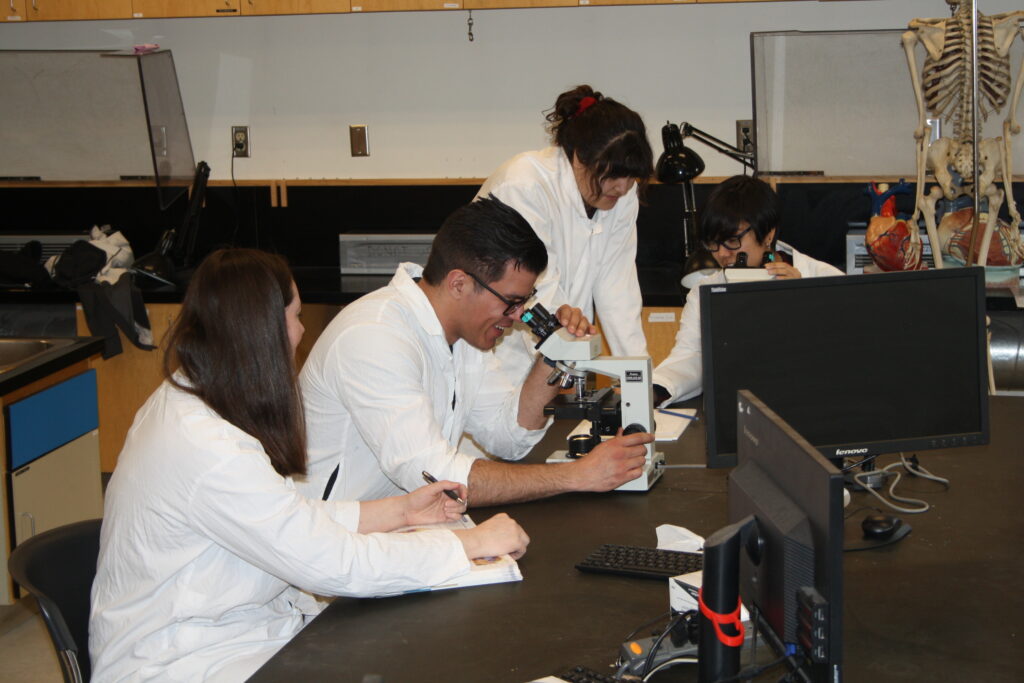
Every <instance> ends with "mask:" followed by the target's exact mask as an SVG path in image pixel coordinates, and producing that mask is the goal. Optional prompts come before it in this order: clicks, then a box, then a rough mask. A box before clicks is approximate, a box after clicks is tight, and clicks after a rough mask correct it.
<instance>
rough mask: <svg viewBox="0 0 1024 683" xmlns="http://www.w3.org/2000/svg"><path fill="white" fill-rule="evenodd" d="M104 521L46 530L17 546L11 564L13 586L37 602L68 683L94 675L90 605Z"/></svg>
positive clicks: (93, 520)
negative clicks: (21, 589)
mask: <svg viewBox="0 0 1024 683" xmlns="http://www.w3.org/2000/svg"><path fill="white" fill-rule="evenodd" d="M102 521H103V520H101V519H90V520H87V521H84V522H75V523H74V524H68V525H65V526H62V527H58V528H56V529H51V530H49V531H44V532H43V533H41V534H39V535H37V536H33V537H32V538H30V539H28V540H27V541H25V542H23V543H21V544H19V545H18V546H17V547H16V548H15V549H14V551H13V552H12V553H11V557H10V559H9V560H8V563H7V566H8V568H9V569H10V572H11V576H12V577H13V578H14V580H15V582H16V583H18V584H19V585H20V586H21V587H22V588H24V589H25V590H27V591H28V592H29V593H31V594H32V595H33V596H34V597H35V599H36V600H37V601H38V603H39V611H40V612H41V613H42V615H43V621H45V622H46V628H47V630H48V631H49V632H50V638H51V639H52V640H53V645H54V647H55V648H56V649H57V654H58V656H59V657H60V661H61V669H62V670H63V673H64V680H65V681H75V680H83V681H88V680H89V675H90V673H91V670H92V667H91V666H90V662H89V601H90V592H91V591H92V581H93V578H95V576H96V558H97V556H98V555H99V550H100V524H101V522H102ZM69 653H71V656H70V657H69ZM76 659H77V667H76V666H75V664H76V662H75V660H76ZM75 668H77V669H78V671H74V670H73V669H75ZM79 675H80V678H79V677H78V676H79Z"/></svg>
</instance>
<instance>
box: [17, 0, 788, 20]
mask: <svg viewBox="0 0 1024 683" xmlns="http://www.w3.org/2000/svg"><path fill="white" fill-rule="evenodd" d="M779 1H781V0H0V4H2V7H3V10H2V11H0V22H17V21H59V20H69V19H130V18H133V17H134V18H139V19H142V18H173V17H237V16H269V15H281V14H335V13H340V12H349V11H351V12H410V11H419V10H461V9H469V10H472V9H477V10H479V9H511V8H530V7H577V6H584V7H585V6H588V5H662V4H691V3H698V2H700V3H703V2H724V3H729V2H779Z"/></svg>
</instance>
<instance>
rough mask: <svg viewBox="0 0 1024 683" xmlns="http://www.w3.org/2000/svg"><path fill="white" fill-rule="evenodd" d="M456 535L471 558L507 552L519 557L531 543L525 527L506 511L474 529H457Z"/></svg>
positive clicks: (515, 557)
mask: <svg viewBox="0 0 1024 683" xmlns="http://www.w3.org/2000/svg"><path fill="white" fill-rule="evenodd" d="M455 535H456V536H458V537H459V540H460V541H462V547H463V549H464V550H465V551H466V557H468V558H469V559H471V560H475V559H477V558H478V557H495V556H496V555H503V554H505V553H508V554H509V555H511V556H512V557H513V558H514V559H519V558H520V557H522V556H523V554H524V553H525V552H526V546H528V545H529V544H530V537H529V536H527V535H526V532H525V531H523V528H522V527H521V526H519V524H518V523H517V522H516V521H515V520H514V519H512V518H511V517H509V516H508V515H506V514H505V513H504V512H499V513H498V514H496V515H494V516H493V517H491V518H490V519H488V520H487V521H486V522H484V523H482V524H480V525H478V526H475V527H473V528H472V529H457V530H456V531H455Z"/></svg>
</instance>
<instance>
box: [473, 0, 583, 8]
mask: <svg viewBox="0 0 1024 683" xmlns="http://www.w3.org/2000/svg"><path fill="white" fill-rule="evenodd" d="M579 4H582V3H581V2H580V0H464V1H463V5H464V9H512V8H517V7H523V8H530V7H576V6H577V5H579Z"/></svg>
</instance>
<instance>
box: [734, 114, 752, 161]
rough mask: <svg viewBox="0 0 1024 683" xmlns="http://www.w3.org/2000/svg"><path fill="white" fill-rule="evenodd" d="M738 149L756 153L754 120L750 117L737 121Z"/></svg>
mask: <svg viewBox="0 0 1024 683" xmlns="http://www.w3.org/2000/svg"><path fill="white" fill-rule="evenodd" d="M736 149H738V150H739V151H741V152H743V153H744V154H753V153H754V122H753V121H751V120H750V119H738V120H737V121H736Z"/></svg>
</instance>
